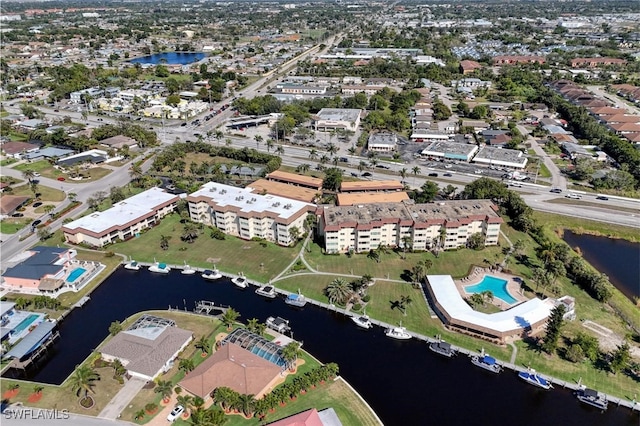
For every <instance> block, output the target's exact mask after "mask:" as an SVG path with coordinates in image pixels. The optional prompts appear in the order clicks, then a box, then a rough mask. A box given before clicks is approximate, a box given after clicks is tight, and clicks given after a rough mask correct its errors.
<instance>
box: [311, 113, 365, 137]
mask: <svg viewBox="0 0 640 426" xmlns="http://www.w3.org/2000/svg"><path fill="white" fill-rule="evenodd" d="M361 114H362V110H361V109H347V108H322V109H321V110H320V111H318V113H317V114H316V116H315V118H314V123H313V127H314V129H315V130H320V131H327V130H335V129H344V130H352V131H354V132H355V131H356V130H358V126H359V125H360V115H361Z"/></svg>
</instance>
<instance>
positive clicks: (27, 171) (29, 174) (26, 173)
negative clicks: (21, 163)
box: [22, 169, 36, 182]
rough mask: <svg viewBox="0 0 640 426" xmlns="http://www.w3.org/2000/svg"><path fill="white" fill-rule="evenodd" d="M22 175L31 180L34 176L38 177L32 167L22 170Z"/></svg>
mask: <svg viewBox="0 0 640 426" xmlns="http://www.w3.org/2000/svg"><path fill="white" fill-rule="evenodd" d="M22 177H24V178H25V179H26V180H28V181H29V182H31V179H33V178H34V177H36V174H35V172H34V171H33V170H31V169H25V170H24V171H23V172H22Z"/></svg>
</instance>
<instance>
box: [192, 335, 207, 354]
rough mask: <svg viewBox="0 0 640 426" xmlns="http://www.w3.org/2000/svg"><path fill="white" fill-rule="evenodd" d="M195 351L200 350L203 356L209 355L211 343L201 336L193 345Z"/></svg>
mask: <svg viewBox="0 0 640 426" xmlns="http://www.w3.org/2000/svg"><path fill="white" fill-rule="evenodd" d="M195 347H196V348H197V349H200V350H201V351H202V353H203V354H206V353H209V351H210V350H211V343H209V341H208V340H207V337H206V336H202V337H201V338H200V339H198V341H197V342H196V344H195Z"/></svg>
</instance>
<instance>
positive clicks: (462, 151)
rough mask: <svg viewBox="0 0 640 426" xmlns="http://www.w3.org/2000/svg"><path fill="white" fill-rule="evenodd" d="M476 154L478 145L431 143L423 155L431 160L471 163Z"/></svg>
mask: <svg viewBox="0 0 640 426" xmlns="http://www.w3.org/2000/svg"><path fill="white" fill-rule="evenodd" d="M476 152H478V146H477V145H472V144H467V143H457V142H446V141H440V142H432V143H430V144H429V146H427V147H426V148H425V149H423V150H422V152H421V154H422V155H424V156H425V157H429V158H436V159H437V158H445V159H448V160H462V161H470V160H471V159H472V158H473V156H474V154H475V153H476Z"/></svg>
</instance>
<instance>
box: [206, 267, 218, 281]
mask: <svg viewBox="0 0 640 426" xmlns="http://www.w3.org/2000/svg"><path fill="white" fill-rule="evenodd" d="M202 278H204V279H205V280H219V279H220V278H222V274H221V273H220V271H218V270H217V269H205V270H204V272H202Z"/></svg>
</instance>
